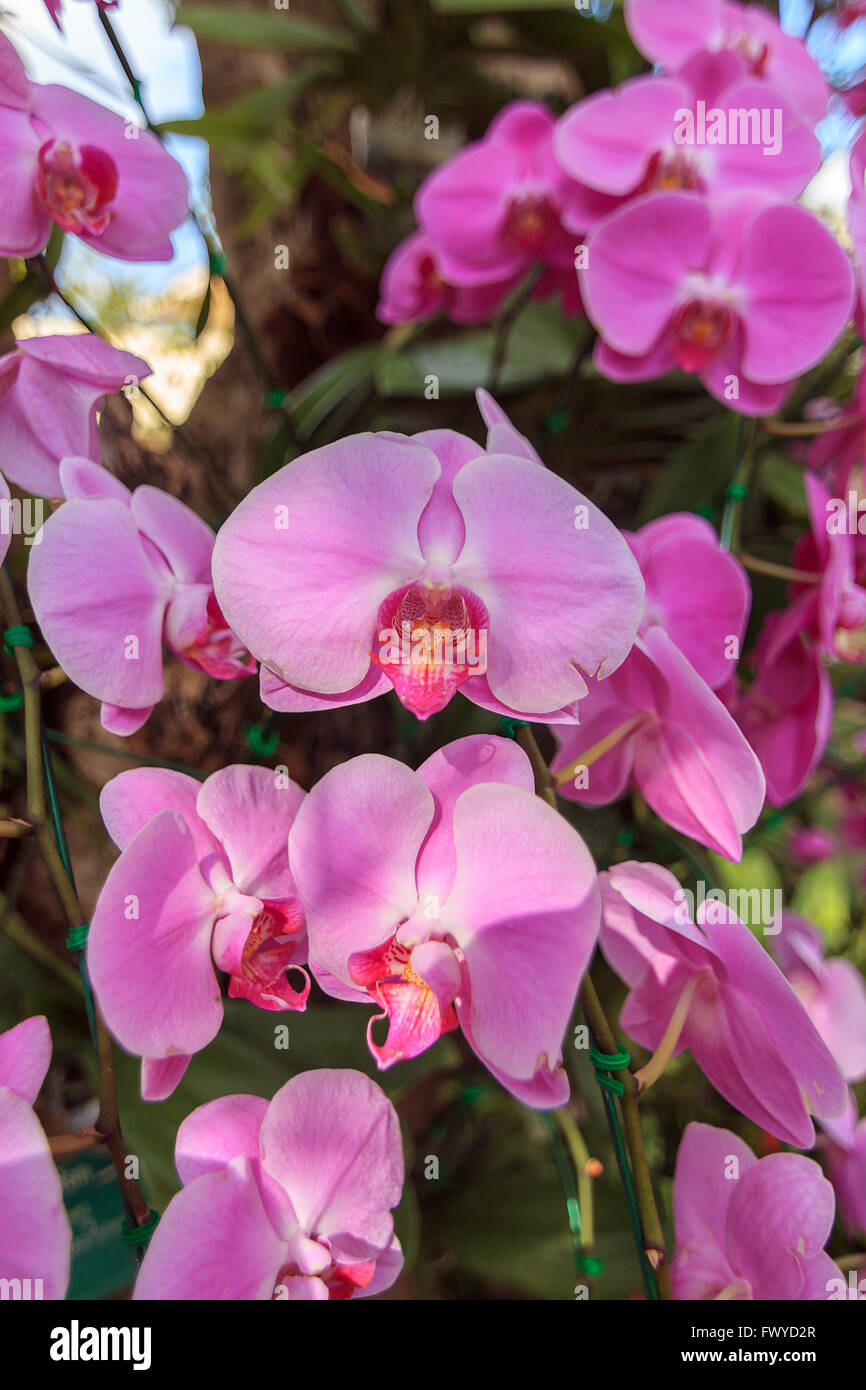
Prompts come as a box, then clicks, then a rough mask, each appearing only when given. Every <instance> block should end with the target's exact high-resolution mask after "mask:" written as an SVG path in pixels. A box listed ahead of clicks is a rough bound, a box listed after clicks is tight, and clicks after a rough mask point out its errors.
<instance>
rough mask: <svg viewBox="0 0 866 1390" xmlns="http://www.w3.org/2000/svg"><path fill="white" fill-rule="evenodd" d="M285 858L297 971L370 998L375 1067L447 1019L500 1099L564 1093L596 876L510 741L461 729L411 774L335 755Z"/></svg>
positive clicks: (536, 1099) (554, 1101)
mask: <svg viewBox="0 0 866 1390" xmlns="http://www.w3.org/2000/svg"><path fill="white" fill-rule="evenodd" d="M289 859H290V863H291V865H292V872H293V873H294V875H295V879H296V881H297V884H298V890H299V892H300V895H301V899H302V901H303V903H304V910H305V912H306V917H307V929H308V932H309V940H310V968H311V969H312V971H313V973H314V975H315V976H316V979H317V980H318V981H319V984H320V985H321V986H322V988H323V989H324V990H325V991H326V992H327V993H328V994H332V995H334V996H335V997H336V998H338V999H350V1000H356V1001H358V1002H360V1003H367V1004H369V1003H371V1002H372V1003H374V1004H376V1005H377V1006H378V1007H379V1009H380V1010H381V1012H380V1013H379V1014H378V1015H377V1016H376V1017H375V1018H373V1019H371V1021H370V1025H369V1027H368V1030H367V1039H368V1042H369V1045H370V1050H371V1052H372V1053H373V1056H374V1057H375V1058H376V1060H377V1062H378V1064H379V1066H380V1067H382V1068H384V1067H389V1066H391V1065H392V1064H393V1063H394V1062H396V1061H399V1060H400V1059H401V1058H408V1057H415V1056H417V1055H418V1054H419V1053H420V1052H423V1051H424V1050H425V1049H426V1048H428V1047H430V1046H431V1044H432V1043H434V1042H436V1040H437V1039H438V1038H439V1037H440V1035H441V1034H442V1033H446V1032H450V1031H451V1030H452V1029H454V1028H456V1027H457V1025H458V1022H459V1025H460V1027H461V1028H462V1029H463V1032H464V1034H465V1036H466V1039H467V1041H468V1042H469V1044H470V1046H471V1047H472V1049H473V1050H474V1051H475V1052H476V1053H477V1055H478V1056H479V1057H480V1058H481V1060H482V1062H484V1064H485V1066H487V1067H488V1068H489V1070H490V1071H491V1072H492V1073H493V1075H494V1076H495V1077H497V1079H498V1080H499V1081H501V1082H502V1084H503V1086H505V1087H506V1088H507V1089H508V1090H509V1091H511V1092H512V1094H513V1095H516V1096H517V1097H518V1098H519V1099H520V1100H522V1101H524V1102H525V1103H526V1104H527V1105H534V1106H538V1107H542V1108H543V1107H547V1106H555V1105H561V1104H563V1103H564V1102H565V1100H566V1099H567V1097H568V1078H567V1077H566V1074H565V1071H564V1069H563V1067H562V1051H561V1047H562V1036H563V1033H564V1031H565V1028H566V1025H567V1023H568V1020H569V1017H570V1015H571V1011H572V1008H573V1006H574V1000H575V996H576V994H577V990H578V986H579V984H580V979H581V976H582V974H583V972H584V970H585V969H586V967H587V964H588V962H589V958H590V956H591V954H592V950H593V946H594V944H595V939H596V935H597V931H598V912H599V905H598V888H597V881H596V873H595V867H594V865H593V862H592V859H591V858H590V856H589V853H588V851H587V849H586V846H585V845H584V843H583V841H582V840H581V838H580V836H579V835H578V834H577V833H576V832H575V831H574V830H572V828H571V827H570V826H569V825H568V824H567V823H566V822H565V821H564V820H563V819H562V817H561V816H558V815H557V814H556V812H555V811H553V810H552V809H551V807H549V806H547V805H545V803H544V802H543V801H541V800H540V799H539V798H538V797H537V796H536V795H535V794H534V780H533V775H532V769H531V767H530V763H529V759H528V758H527V757H526V755H525V753H523V751H522V750H521V749H520V748H519V747H517V745H516V744H515V743H513V742H510V741H509V740H507V739H500V738H490V737H487V736H482V735H477V736H473V737H470V738H464V739H459V740H458V741H457V742H456V743H451V744H448V745H447V746H446V747H445V748H442V749H440V750H439V751H438V752H436V753H434V754H433V756H432V757H431V758H428V760H427V762H426V763H424V765H423V766H422V767H421V768H420V769H419V771H418V772H412V771H410V769H409V768H407V767H405V766H404V765H403V764H402V763H398V762H394V761H393V760H392V759H390V758H384V757H380V756H378V755H374V754H368V755H365V756H362V757H359V758H353V759H352V760H351V761H350V762H347V763H342V764H341V765H340V766H339V767H336V768H334V769H333V770H332V771H331V772H329V773H327V774H326V776H325V777H323V778H322V780H321V781H320V782H319V783H318V784H317V785H316V786H315V787H314V788H313V790H312V791H311V792H310V793H309V795H308V797H307V799H306V801H305V802H304V805H303V806H302V807H301V810H300V811H299V813H298V817H297V819H296V821H295V823H294V825H293V826H292V831H291V835H290V837H289ZM379 1019H383V1020H384V1019H387V1021H388V1032H387V1037H386V1038H385V1040H384V1041H383V1042H376V1041H375V1039H374V1037H373V1029H374V1027H375V1025H376V1023H377V1022H378V1021H379Z"/></svg>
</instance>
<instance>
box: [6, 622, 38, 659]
mask: <svg viewBox="0 0 866 1390" xmlns="http://www.w3.org/2000/svg"><path fill="white" fill-rule="evenodd" d="M3 645H4V647H5V648H6V650H7V652H8V653H9V655H10V656H11V655H12V648H13V647H30V648H31V650H32V647H33V633H32V632H31V631H30V629H29V627H24V625H23V624H19V625H18V626H16V627H7V629H6V631H5V632H4V633H3Z"/></svg>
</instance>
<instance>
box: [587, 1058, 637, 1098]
mask: <svg viewBox="0 0 866 1390" xmlns="http://www.w3.org/2000/svg"><path fill="white" fill-rule="evenodd" d="M589 1060H590V1061H591V1062H592V1069H593V1071H594V1072H595V1079H596V1081H597V1082H598V1084H599V1086H601V1088H602V1090H605V1091H612V1092H613V1094H614V1095H615V1096H622V1095H625V1087H624V1086H623V1084H622V1082H621V1081H617V1079H616V1077H615V1076H609V1075H608V1073H609V1072H612V1071H624V1070H625V1068H626V1067H627V1066H628V1064H629V1062H630V1061H631V1057H630V1056H629V1053H628V1051H627V1049H626V1048H624V1047H623V1048H621V1049H620V1051H619V1052H599V1050H598V1048H597V1047H591V1048H590V1049H589Z"/></svg>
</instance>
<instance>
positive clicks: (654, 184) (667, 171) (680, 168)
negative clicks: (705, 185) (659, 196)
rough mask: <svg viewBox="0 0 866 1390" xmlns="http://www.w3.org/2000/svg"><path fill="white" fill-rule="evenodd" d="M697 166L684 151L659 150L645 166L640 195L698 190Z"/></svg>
mask: <svg viewBox="0 0 866 1390" xmlns="http://www.w3.org/2000/svg"><path fill="white" fill-rule="evenodd" d="M700 186H701V176H700V171H699V169H698V166H697V164H696V162H695V160H694V159H693V158H692V157H691V155H689V154H687V153H686V151H685V150H665V151H662V150H659V151H657V153H656V154H654V155H653V156H652V158H651V159H650V162H649V164H648V165H647V172H646V178H645V179H644V182H643V185H642V187H641V190H640V191H641V192H642V193H652V192H671V191H672V190H675V189H678V188H687V189H692V188H700Z"/></svg>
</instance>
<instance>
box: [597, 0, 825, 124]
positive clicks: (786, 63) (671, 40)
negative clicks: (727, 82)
mask: <svg viewBox="0 0 866 1390" xmlns="http://www.w3.org/2000/svg"><path fill="white" fill-rule="evenodd" d="M625 18H626V23H627V25H628V29H629V33H630V34H631V36H632V38H633V39H634V41H635V43H636V44H637V46H638V48H639V49H640V50H641V52H642V53H644V54H645V55H646V57H647V58H649V59H650V61H651V62H653V63H660V64H661V65H662V66H663V67H665V68H667V69H668V70H670V71H672V72H676V71H678V70H679V69H680V68H681V67H682V66H683V64H684V63H686V62H687V61H688V60H689V59H694V58H695V57H696V55H699V54H700V53H701V51H702V50H708V56H710V57H712V58H715V57H716V56H717V55H718V54H719V53H720V52H721V53H723V54H724V57H725V59H726V60H727V63H728V64H731V63H732V62H736V63H737V64H738V66H739V70H740V72H741V74H742V75H743V76H747V75H748V76H750V77H752V78H753V79H755V80H757V81H766V82H767V83H769V85H770V86H771V87H775V88H777V90H778V91H780V92H781V93H782V94H783V95H784V96H785V97H787V99H788V101H790V103H791V105H792V106H794V107H795V109H797V110H799V111H800V112H801V114H802V115H803V117H804V119H805V120H808V121H809V122H810V123H811V124H812V125H815V124H816V123H817V122H818V121H820V120H821V118H822V117H823V115H824V114H825V112H826V110H827V98H828V96H829V87H828V86H827V82H826V79H825V78H824V75H823V73H822V72H821V69H820V68H819V67H818V64H817V63H816V62H815V60H814V58H813V57H812V56H811V54H810V53H809V52H808V50H807V48H806V45H805V44H804V43H802V42H801V41H800V40H799V39H797V38H794V37H793V36H792V35H790V34H786V33H785V32H784V30H783V29H781V28H780V26H779V21H778V20H777V19H775V18H774V17H773V16H772V15H770V14H768V13H767V11H766V10H764V9H762V8H761V6H760V5H738V4H728V3H725V0H626V6H625ZM699 95H700V93H699Z"/></svg>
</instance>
